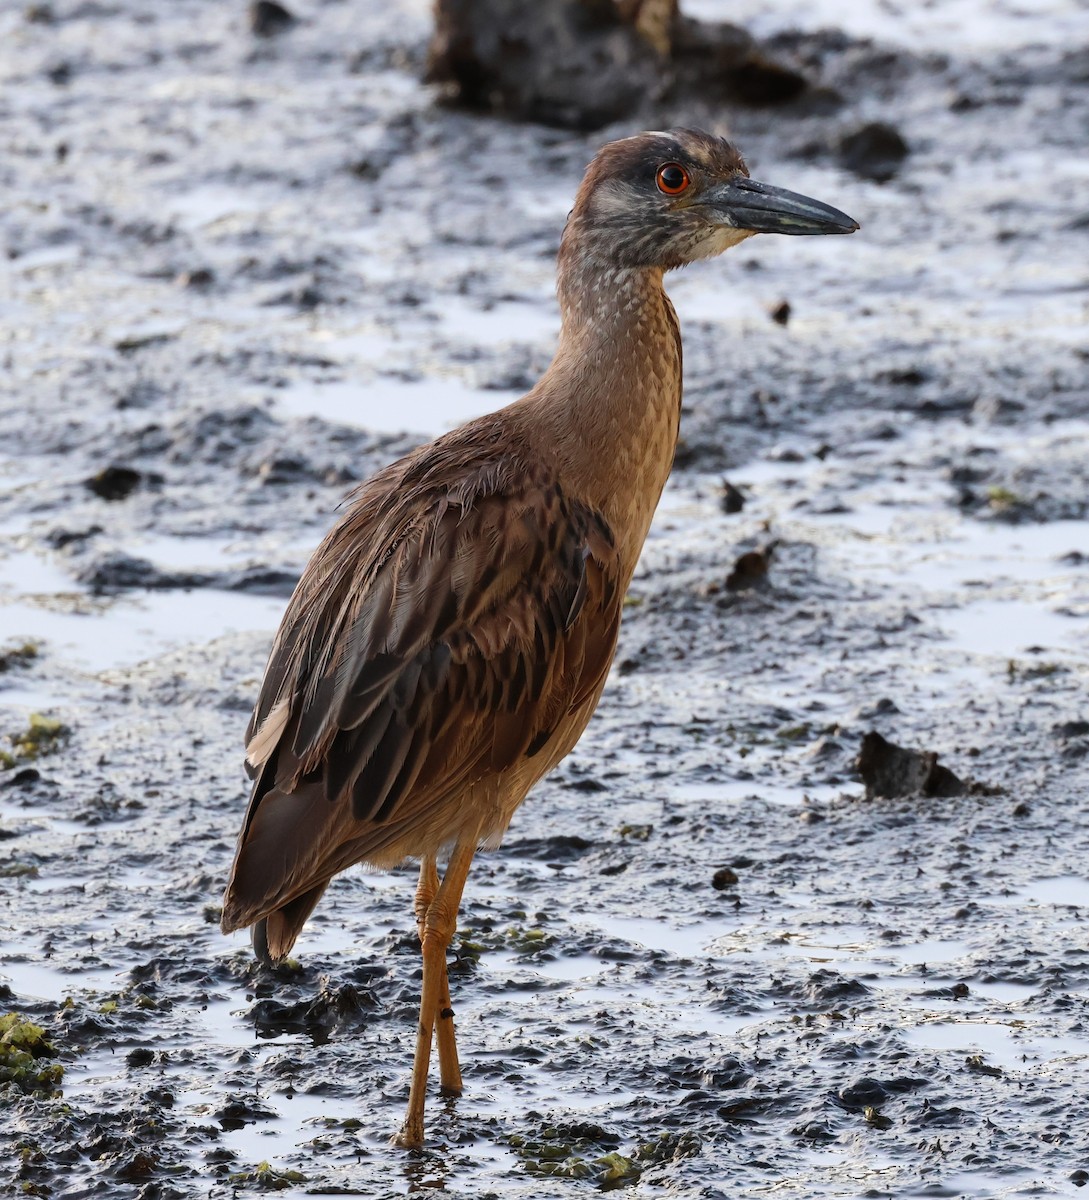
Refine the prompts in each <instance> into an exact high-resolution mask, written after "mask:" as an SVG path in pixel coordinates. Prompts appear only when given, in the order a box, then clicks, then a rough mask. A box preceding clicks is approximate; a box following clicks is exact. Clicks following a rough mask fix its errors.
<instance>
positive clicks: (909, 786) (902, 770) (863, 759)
mask: <svg viewBox="0 0 1089 1200" xmlns="http://www.w3.org/2000/svg"><path fill="white" fill-rule="evenodd" d="M856 766H857V769H858V773H859V775H860V776H861V777H862V782H863V783H864V784H865V785H866V799H867V800H872V799H874V797H876V796H880V797H883V798H885V799H895V798H897V797H899V796H945V797H948V796H963V795H964V793H965V792H966V791H967V790H968V788H967V785H966V784H965V783H964V781H963V780H961V779H959V778H958V777H957V776H956V775H954V774H953V772H952V771H950V770H949V768H948V767H943V766H941V765H940V764H939V763H938V756H937V754H935V752H934V751H933V750H908V749H905V748H904V747H903V746H897V745H895V744H894V743H893V742H890V741H887V740H886V739H885V738H883V737H882V736H881V734H879V733H877V732H875V731H874V730H871V731H870V732H869V733H867V734H866V736H865V737H864V738H863V739H862V748H861V750H860V752H859V755H858V760H857V763H856Z"/></svg>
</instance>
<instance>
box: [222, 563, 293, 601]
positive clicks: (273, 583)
mask: <svg viewBox="0 0 1089 1200" xmlns="http://www.w3.org/2000/svg"><path fill="white" fill-rule="evenodd" d="M298 582H299V572H298V571H281V570H279V569H277V568H275V567H245V568H243V569H242V570H241V571H232V572H229V573H228V574H227V575H225V576H223V577H222V578H221V579H220V580H218V581H217V586H219V587H222V588H225V589H226V590H227V591H231V592H249V593H251V594H252V595H255V596H284V597H287V596H290V595H291V593H292V592H293V591H294V590H295V585H296V584H297V583H298Z"/></svg>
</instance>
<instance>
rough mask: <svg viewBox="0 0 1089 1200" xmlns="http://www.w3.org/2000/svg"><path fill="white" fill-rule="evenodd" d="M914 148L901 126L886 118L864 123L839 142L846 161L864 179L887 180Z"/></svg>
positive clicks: (841, 155) (883, 181) (849, 167)
mask: <svg viewBox="0 0 1089 1200" xmlns="http://www.w3.org/2000/svg"><path fill="white" fill-rule="evenodd" d="M909 153H910V150H909V149H908V144H907V142H905V141H904V139H903V137H901V135H900V132H899V130H897V129H895V128H894V127H893V126H892V125H887V124H885V123H884V122H883V121H874V122H871V123H870V124H869V125H863V126H862V128H861V129H856V130H855V132H854V133H849V134H847V135H846V136H845V137H844V138H843V139H842V140H841V141H840V144H839V157H840V161H841V162H842V163H843V165H844V166H845V167H846V168H847V169H848V170H849V171H853V172H854V173H855V174H856V175H858V176H860V177H861V178H862V179H872V180H873V181H874V182H875V183H886V182H887V181H888V180H890V179H891V178H892V177H893V176H894V175H895V174H896V172H897V171H898V170H899V169H900V164H901V163H902V162H903V161H904V159H905V158H907V156H908V154H909Z"/></svg>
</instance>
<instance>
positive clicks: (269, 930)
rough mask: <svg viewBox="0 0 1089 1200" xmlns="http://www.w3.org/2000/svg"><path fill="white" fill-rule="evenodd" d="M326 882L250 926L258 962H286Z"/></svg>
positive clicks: (320, 896)
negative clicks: (285, 959) (284, 960)
mask: <svg viewBox="0 0 1089 1200" xmlns="http://www.w3.org/2000/svg"><path fill="white" fill-rule="evenodd" d="M328 886H329V881H328V880H325V881H324V882H323V883H319V884H318V886H317V887H313V888H311V889H310V891H308V892H303V894H302V895H301V896H296V897H295V899H294V900H292V901H290V903H288V904H285V905H284V906H283V908H278V909H276V911H275V912H271V913H269V914H268V916H267V917H262V918H261V919H260V920H259V921H257V922H256V923H255V924H254V926H253V933H252V934H251V937H252V939H253V953H254V954H255V955H256V957H257V959H258V961H260V962H263V963H266V964H269V965H271V964H272V963H278V962H280V961H281V960H282V959H284V958H286V957H287V956H288V954H289V953H290V951H291V947H292V946H294V945H295V939H296V938H297V937H298V936H299V934H300V932H301V931H302V927H303V926H304V925H305V924H306V920H307V917H309V916H310V914H311V913H312V912H313V911H314V908H315V907H316V905H317V903H318V901H319V900H320V899H321V898H322V895H323V894H324V892H325V889H326V888H327V887H328Z"/></svg>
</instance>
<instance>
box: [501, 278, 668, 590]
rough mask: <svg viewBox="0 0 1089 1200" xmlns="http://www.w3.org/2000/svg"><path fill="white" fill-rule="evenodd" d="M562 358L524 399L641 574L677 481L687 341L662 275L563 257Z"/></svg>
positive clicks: (562, 469) (571, 484)
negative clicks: (639, 562)
mask: <svg viewBox="0 0 1089 1200" xmlns="http://www.w3.org/2000/svg"><path fill="white" fill-rule="evenodd" d="M558 290H559V300H560V308H561V311H562V314H563V327H562V330H561V332H560V342H559V346H558V348H557V350H556V356H555V358H554V359H553V360H552V364H551V366H550V367H549V368H548V370H547V371H546V372H545V374H544V376H543V377H542V379H541V381H540V382H539V383H538V384H537V386H536V387H535V388H534V389H533V391H532V392H530V394H529V395H528V396H527V397H526V398H525V401H524V402H523V403H524V404H525V405H526V406H527V409H528V410H529V411H530V412H532V418H533V420H534V422H535V424H536V425H537V428H538V429H540V428H541V426H542V425H543V426H544V432H545V433H546V436H547V438H548V441H547V443H546V444H547V445H548V446H549V447H550V450H551V452H552V454H553V455H554V460H555V464H556V468H557V471H558V473H559V476H560V479H561V481H562V482H563V484H564V488H565V490H567V491H568V492H569V493H570V494H573V495H575V496H577V497H578V498H579V499H582V500H584V501H586V502H588V503H590V504H592V505H593V506H594V507H595V508H596V509H598V511H600V512H601V514H602V515H603V516H604V517H605V519H606V520H607V521H608V522H609V524H610V525H611V527H612V529H613V533H614V535H615V536H616V538H617V542H618V544H619V545H620V547H621V548H622V550H623V551H624V553H625V558H626V559H627V560H629V561H630V569H631V570H634V568H635V562H636V559H638V557H639V551H640V550H641V549H642V546H643V541H644V539H645V538H646V535H647V530H648V529H649V528H650V522H651V518H652V517H653V515H654V509H655V507H656V506H657V504H658V499H659V497H660V496H661V493H662V489H663V488H664V487H665V483H666V480H667V479H668V477H669V471H670V468H671V466H672V464H673V455H674V452H675V450H676V447H677V433H678V428H679V423H680V408H681V338H680V330H679V328H678V325H677V316H676V313H675V312H674V311H673V305H672V304H670V302H669V297H668V296H667V295H666V293H665V289H664V288H663V286H662V272H661V270H660V269H657V268H637V269H636V268H630V269H620V268H615V267H614V268H607V267H602V266H600V265H596V264H594V263H592V262H587V261H583V262H581V263H580V262H578V261H577V260H575V261H573V260H572V259H571V258H568V259H567V261H566V262H564V261H563V260H562V259H561V271H560V278H559V289H558Z"/></svg>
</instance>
